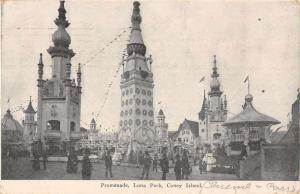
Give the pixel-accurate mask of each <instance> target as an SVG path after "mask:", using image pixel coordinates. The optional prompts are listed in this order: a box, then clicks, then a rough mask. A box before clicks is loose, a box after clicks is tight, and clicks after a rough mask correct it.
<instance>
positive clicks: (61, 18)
mask: <svg viewBox="0 0 300 194" xmlns="http://www.w3.org/2000/svg"><path fill="white" fill-rule="evenodd" d="M66 13H67V11H66V9H65V1H64V0H60V4H59V8H58V18H56V19H55V21H54V23H55V24H56V25H57V26H63V27H65V28H67V27H68V26H69V25H70V23H69V22H68V20H66Z"/></svg>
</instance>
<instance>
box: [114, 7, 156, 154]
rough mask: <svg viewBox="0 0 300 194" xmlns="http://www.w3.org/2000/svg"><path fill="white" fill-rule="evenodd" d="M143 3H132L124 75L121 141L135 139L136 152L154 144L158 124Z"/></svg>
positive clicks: (122, 77) (122, 82) (134, 148)
mask: <svg viewBox="0 0 300 194" xmlns="http://www.w3.org/2000/svg"><path fill="white" fill-rule="evenodd" d="M139 6H140V3H139V2H137V1H135V2H134V3H133V13H132V17H131V24H132V28H131V34H130V40H129V43H128V45H127V53H128V57H127V59H126V64H125V67H124V72H123V74H122V75H121V85H120V88H121V111H120V123H119V129H120V130H119V141H120V142H121V144H123V145H124V146H126V145H127V146H128V147H131V145H129V143H130V142H132V148H133V151H135V152H136V151H137V150H144V149H145V148H146V147H148V146H149V145H152V144H153V140H154V138H155V129H154V128H155V126H154V116H153V87H154V84H153V73H152V72H151V69H150V65H151V63H152V58H151V57H149V58H146V57H145V54H146V46H145V44H144V41H143V37H142V33H141V31H142V30H141V27H140V24H141V21H142V17H141V15H140V8H139Z"/></svg>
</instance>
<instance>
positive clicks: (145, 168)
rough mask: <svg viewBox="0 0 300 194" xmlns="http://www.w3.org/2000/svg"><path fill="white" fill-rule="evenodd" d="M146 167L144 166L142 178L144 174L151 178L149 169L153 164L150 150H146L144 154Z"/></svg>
mask: <svg viewBox="0 0 300 194" xmlns="http://www.w3.org/2000/svg"><path fill="white" fill-rule="evenodd" d="M143 161H144V167H143V172H142V179H144V175H145V174H146V179H149V169H150V166H151V157H150V155H149V152H148V151H145V156H144V160H143Z"/></svg>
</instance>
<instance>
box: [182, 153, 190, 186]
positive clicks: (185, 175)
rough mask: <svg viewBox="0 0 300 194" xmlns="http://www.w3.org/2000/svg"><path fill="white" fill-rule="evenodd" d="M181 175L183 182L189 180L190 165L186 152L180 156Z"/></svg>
mask: <svg viewBox="0 0 300 194" xmlns="http://www.w3.org/2000/svg"><path fill="white" fill-rule="evenodd" d="M182 175H183V178H184V179H185V180H188V179H189V175H190V164H189V158H188V154H187V151H186V150H184V152H183V155H182Z"/></svg>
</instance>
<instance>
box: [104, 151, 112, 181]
mask: <svg viewBox="0 0 300 194" xmlns="http://www.w3.org/2000/svg"><path fill="white" fill-rule="evenodd" d="M104 163H105V177H106V178H107V177H108V173H109V175H110V177H113V175H112V171H111V167H112V157H111V155H110V151H108V150H107V152H106V154H105V158H104Z"/></svg>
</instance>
